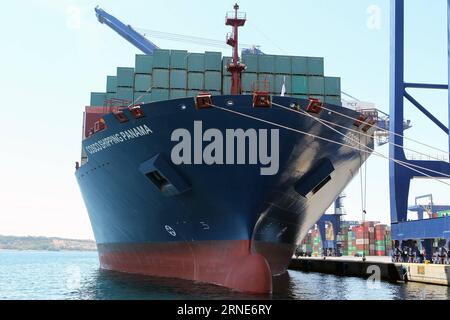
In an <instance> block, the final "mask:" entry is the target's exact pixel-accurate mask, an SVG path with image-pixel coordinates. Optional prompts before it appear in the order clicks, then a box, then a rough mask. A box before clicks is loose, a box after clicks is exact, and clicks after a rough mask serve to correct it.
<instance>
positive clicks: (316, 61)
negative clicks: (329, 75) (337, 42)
mask: <svg viewBox="0 0 450 320" xmlns="http://www.w3.org/2000/svg"><path fill="white" fill-rule="evenodd" d="M323 74H324V64H323V58H316V57H308V75H313V76H323Z"/></svg>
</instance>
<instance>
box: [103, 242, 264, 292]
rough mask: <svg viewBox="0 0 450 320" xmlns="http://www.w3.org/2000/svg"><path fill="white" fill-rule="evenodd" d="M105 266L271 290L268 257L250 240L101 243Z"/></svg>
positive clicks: (247, 290)
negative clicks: (252, 248)
mask: <svg viewBox="0 0 450 320" xmlns="http://www.w3.org/2000/svg"><path fill="white" fill-rule="evenodd" d="M98 250H99V257H100V265H101V268H103V269H108V270H115V271H121V272H127V273H138V274H144V275H151V276H159V277H169V278H181V279H187V280H195V281H201V282H207V283H212V284H217V285H220V286H224V287H228V288H231V289H235V290H238V291H243V292H253V293H270V292H272V275H271V271H270V268H269V264H268V263H267V261H266V259H265V258H264V257H263V256H261V255H259V254H252V253H250V241H248V240H237V241H197V242H173V243H148V244H99V245H98Z"/></svg>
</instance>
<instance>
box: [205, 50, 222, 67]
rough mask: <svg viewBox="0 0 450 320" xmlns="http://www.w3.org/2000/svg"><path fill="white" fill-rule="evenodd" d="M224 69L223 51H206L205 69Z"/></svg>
mask: <svg viewBox="0 0 450 320" xmlns="http://www.w3.org/2000/svg"><path fill="white" fill-rule="evenodd" d="M221 70H222V53H221V52H211V51H206V52H205V71H219V72H220V71H221Z"/></svg>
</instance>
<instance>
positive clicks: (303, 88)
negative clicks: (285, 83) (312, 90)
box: [292, 76, 309, 95]
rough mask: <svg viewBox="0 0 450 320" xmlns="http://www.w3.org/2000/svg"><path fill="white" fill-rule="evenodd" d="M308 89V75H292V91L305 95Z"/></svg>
mask: <svg viewBox="0 0 450 320" xmlns="http://www.w3.org/2000/svg"><path fill="white" fill-rule="evenodd" d="M308 90H309V85H308V77H306V76H292V93H293V94H302V95H307V94H308Z"/></svg>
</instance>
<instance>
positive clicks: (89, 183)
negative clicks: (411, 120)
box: [76, 5, 374, 293]
mask: <svg viewBox="0 0 450 320" xmlns="http://www.w3.org/2000/svg"><path fill="white" fill-rule="evenodd" d="M96 12H97V16H98V18H99V21H100V22H102V23H104V24H107V25H108V26H110V27H111V28H113V29H114V30H115V31H117V32H118V33H119V34H120V35H122V36H123V37H125V38H126V39H127V40H129V41H130V42H131V43H133V44H135V45H136V46H137V47H138V48H139V49H141V50H142V51H143V52H144V53H146V54H144V55H137V56H136V66H135V68H134V69H133V68H118V70H117V75H116V76H108V81H107V90H106V92H105V93H93V94H92V95H91V105H90V106H89V107H86V110H85V113H84V130H83V134H84V137H83V142H82V146H83V147H82V159H81V165H80V166H77V171H76V178H77V180H78V183H79V186H80V189H81V193H82V195H83V199H84V202H85V204H86V207H87V209H88V213H89V217H90V220H91V224H92V228H93V231H94V235H95V239H96V242H97V244H98V251H99V259H100V265H101V268H104V269H110V270H116V271H121V272H128V273H138V274H145V275H152V276H161V277H175V278H183V279H188V280H195V281H201V282H207V283H212V284H217V285H220V286H225V287H228V288H232V289H235V290H239V291H245V292H255V293H268V292H271V291H272V277H273V276H277V275H280V274H282V273H284V272H285V271H286V269H287V267H288V264H289V262H290V260H291V256H292V254H293V252H294V250H295V248H296V247H297V245H298V244H299V243H300V242H301V240H302V239H303V238H304V236H305V235H306V234H307V232H308V230H309V229H310V228H311V226H313V225H314V224H315V223H316V222H317V220H318V219H319V218H320V217H321V215H322V214H323V213H324V212H325V210H326V209H327V208H328V207H329V206H330V205H331V204H332V203H333V201H334V200H335V199H336V197H337V196H338V195H339V194H340V193H341V192H342V190H343V189H344V188H345V186H346V185H347V184H348V183H349V181H350V180H351V179H352V178H353V176H354V175H355V173H356V172H357V171H358V169H359V167H360V166H361V165H362V164H363V163H364V162H365V161H366V160H367V157H368V156H369V155H370V152H368V151H367V150H369V149H365V148H364V146H367V147H369V148H372V147H373V139H372V138H371V136H373V130H374V128H373V127H372V123H373V122H372V121H371V120H370V119H368V118H366V117H364V116H362V115H361V114H359V113H358V112H356V111H354V110H350V109H347V108H343V107H342V106H341V103H340V80H339V78H333V77H325V76H324V73H323V59H321V58H315V57H294V56H274V55H267V54H263V53H262V52H261V51H259V50H257V49H251V50H248V49H247V50H243V52H242V54H241V56H239V51H238V41H237V39H238V28H239V27H241V26H243V25H244V24H245V21H246V16H245V14H243V13H241V12H238V6H237V5H235V7H234V11H232V12H230V13H228V14H227V15H226V24H227V25H229V26H231V27H232V28H233V32H232V34H231V35H229V36H228V40H227V43H228V44H229V45H230V46H231V47H232V50H233V56H232V57H222V56H221V53H217V52H206V53H202V54H199V53H188V52H186V51H182V50H163V49H158V48H157V47H156V46H155V45H154V44H153V43H151V42H150V41H148V40H146V39H145V38H144V37H143V36H141V35H140V34H139V33H137V32H136V31H134V29H132V28H131V27H130V26H126V25H124V24H123V23H121V22H120V21H119V20H117V19H116V18H114V17H113V16H111V15H109V14H108V13H106V12H105V11H103V10H102V9H100V8H96ZM334 110H335V111H338V112H339V113H341V114H344V115H347V116H348V118H346V117H338V116H337V115H336V114H335V113H334V112H333V111H334ZM355 118H359V119H360V121H356V122H355V120H351V119H355ZM327 122H328V123H329V122H333V123H335V124H336V127H333V128H334V130H331V129H330V126H328V127H327V126H325V125H324V123H327ZM337 125H339V126H337ZM199 126H200V128H201V131H199V132H195V131H196V130H197V129H198V128H199ZM196 128H197V129H196ZM355 132H357V133H356V134H355ZM358 132H360V134H358ZM199 133H200V135H199ZM355 139H356V140H357V141H359V142H361V144H359V145H358V144H351V142H354V140H355ZM348 141H350V143H349V142H348Z"/></svg>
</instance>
